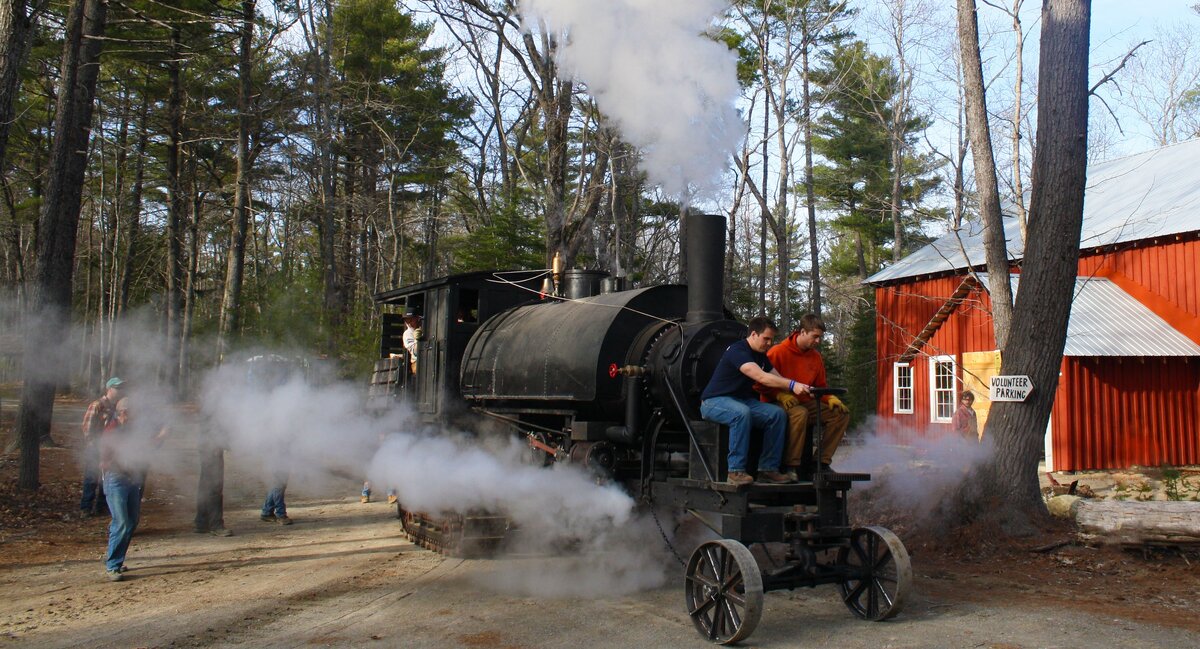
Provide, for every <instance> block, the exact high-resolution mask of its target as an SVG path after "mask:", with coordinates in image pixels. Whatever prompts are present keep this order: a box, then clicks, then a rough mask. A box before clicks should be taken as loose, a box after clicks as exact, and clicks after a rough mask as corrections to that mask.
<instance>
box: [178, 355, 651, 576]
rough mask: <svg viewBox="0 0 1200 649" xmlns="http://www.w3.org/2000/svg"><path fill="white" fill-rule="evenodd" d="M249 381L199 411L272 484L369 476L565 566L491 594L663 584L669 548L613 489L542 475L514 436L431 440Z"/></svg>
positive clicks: (298, 387)
mask: <svg viewBox="0 0 1200 649" xmlns="http://www.w3.org/2000/svg"><path fill="white" fill-rule="evenodd" d="M245 373H246V371H245V367H244V366H242V365H238V364H231V365H226V366H224V368H222V369H220V370H217V371H215V372H213V373H212V374H210V375H209V377H208V378H207V380H206V381H205V388H204V396H203V399H202V406H203V409H204V412H205V413H206V415H207V417H208V419H209V421H210V422H211V424H212V426H213V427H214V428H215V429H218V430H222V431H225V433H226V434H227V440H228V445H229V448H230V451H231V452H232V453H233V454H234V455H237V456H240V457H243V458H246V457H252V458H256V459H257V460H258V462H259V463H260V464H261V466H262V467H263V469H264V475H268V474H270V473H275V472H281V471H287V472H289V473H290V474H291V476H292V480H293V483H302V484H307V485H310V486H311V485H312V484H313V483H319V482H321V481H322V480H323V478H326V477H328V476H330V475H336V476H340V477H343V478H344V477H346V476H362V477H365V478H368V479H369V480H370V481H371V483H372V485H373V486H374V488H375V489H376V490H377V492H379V493H382V492H383V491H384V490H385V489H394V490H395V491H396V492H397V494H398V496H399V498H400V501H401V502H402V503H403V504H404V506H405V507H406V508H407V509H410V510H414V511H423V512H428V513H430V514H434V515H437V514H441V513H449V512H459V513H470V512H480V511H484V512H488V513H490V514H499V515H503V516H506V517H508V518H509V520H510V521H511V524H512V526H513V527H515V528H517V529H518V530H519V531H520V532H519V537H518V538H519V539H520V540H521V541H520V545H519V546H516V547H510V548H509V549H510V550H512V551H515V552H517V553H532V554H535V555H538V556H540V557H541V558H542V559H543V560H546V559H547V558H548V557H549V556H551V555H553V554H555V553H561V554H563V555H564V556H565V557H567V558H565V559H561V560H558V561H557V562H549V563H545V565H541V564H539V566H538V568H537V569H536V570H532V571H531V570H528V569H527V568H523V567H522V568H517V567H508V566H500V567H498V568H497V569H496V570H495V571H494V572H492V573H491V574H490V577H489V579H488V581H487V585H490V586H492V587H496V588H503V589H505V590H508V591H516V592H520V593H527V594H532V595H541V596H545V595H547V594H549V593H554V594H559V595H576V596H599V595H612V594H620V593H627V592H631V591H633V590H637V589H641V588H646V587H650V586H656V585H658V584H659V583H661V581H662V578H663V573H664V570H665V567H666V564H665V563H664V562H663V561H662V552H663V550H662V542H661V539H660V538H659V537H658V536H657V532H656V531H654V528H653V527H652V526H650V525H649V524H648V523H647V521H645V520H643V519H642V518H641V517H639V516H637V515H636V514H635V511H634V509H635V503H634V501H633V499H632V498H630V497H629V496H628V495H627V494H625V493H624V492H623V491H621V490H620V489H619V488H617V487H616V486H612V485H603V486H602V485H598V484H596V482H595V481H594V480H593V479H592V478H591V477H590V476H589V475H588V474H586V473H585V472H584V471H581V470H579V469H578V468H575V467H572V466H556V467H554V468H549V469H547V468H541V467H539V466H534V465H533V464H530V463H529V462H528V460H527V459H526V458H527V457H528V455H529V451H528V449H527V448H524V447H522V446H521V445H520V444H519V443H517V442H515V441H513V440H512V439H511V438H509V437H507V436H499V437H490V438H489V437H486V436H481V437H475V436H471V435H465V434H463V435H456V436H448V435H446V434H444V431H443V433H440V434H429V433H428V432H427V431H419V430H418V427H417V426H416V425H415V424H414V423H413V418H412V417H411V416H410V415H411V413H409V412H407V411H406V410H404V409H402V408H400V407H397V408H393V409H391V410H389V411H387V412H383V413H379V412H368V410H367V409H366V408H364V405H363V398H362V397H363V389H362V386H359V385H347V384H337V383H335V384H330V385H323V386H312V385H309V384H307V383H305V382H304V381H303V380H301V379H300V378H299V377H293V378H292V379H291V380H288V381H286V382H283V383H281V384H280V385H277V386H260V385H254V384H253V383H252V382H251V383H247V381H246V380H245V376H244V375H245ZM563 550H566V551H565V552H563ZM600 567H603V569H602V570H600V573H602V574H601V575H596V574H595V573H596V571H597V570H598V568H600ZM585 574H591V575H592V577H591V578H590V579H583V575H585Z"/></svg>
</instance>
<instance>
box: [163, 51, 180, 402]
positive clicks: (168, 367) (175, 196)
mask: <svg viewBox="0 0 1200 649" xmlns="http://www.w3.org/2000/svg"><path fill="white" fill-rule="evenodd" d="M179 41H180V33H179V28H178V27H176V28H174V29H172V30H171V60H170V61H169V62H168V63H167V74H168V77H169V79H170V89H169V92H168V97H167V124H168V131H169V132H168V134H167V137H168V141H167V194H168V199H167V358H166V364H165V367H164V368H163V369H164V372H165V377H164V378H165V379H166V381H167V385H169V386H171V388H172V389H173V390H175V389H178V387H179V362H180V358H181V353H182V345H181V343H182V337H183V306H184V304H183V291H184V274H185V271H184V267H183V237H184V232H183V210H184V196H183V179H182V177H181V169H180V165H181V163H182V157H183V78H182V74H181V70H180V65H181V64H180V57H181V54H180V42H179Z"/></svg>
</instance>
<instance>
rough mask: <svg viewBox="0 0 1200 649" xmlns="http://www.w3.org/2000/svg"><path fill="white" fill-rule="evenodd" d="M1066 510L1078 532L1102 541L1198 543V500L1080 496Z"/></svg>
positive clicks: (1169, 543)
mask: <svg viewBox="0 0 1200 649" xmlns="http://www.w3.org/2000/svg"><path fill="white" fill-rule="evenodd" d="M1070 513H1071V517H1072V518H1074V519H1075V525H1076V526H1077V527H1078V528H1079V532H1080V533H1081V534H1083V535H1085V536H1086V537H1089V538H1093V539H1095V540H1098V541H1100V542H1102V543H1116V544H1121V545H1192V544H1200V502H1195V501H1176V500H1166V501H1163V500H1149V501H1141V500H1136V501H1130V500H1090V499H1083V498H1081V499H1079V500H1076V501H1074V502H1072V503H1070Z"/></svg>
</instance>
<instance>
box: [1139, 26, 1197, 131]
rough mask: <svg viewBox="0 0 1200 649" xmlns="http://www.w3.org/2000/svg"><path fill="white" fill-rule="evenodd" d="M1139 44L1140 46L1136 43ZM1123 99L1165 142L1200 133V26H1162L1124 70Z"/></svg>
mask: <svg viewBox="0 0 1200 649" xmlns="http://www.w3.org/2000/svg"><path fill="white" fill-rule="evenodd" d="M1135 49H1136V48H1135ZM1121 83H1122V85H1123V86H1124V87H1125V88H1126V89H1127V92H1125V93H1123V95H1122V97H1123V98H1124V99H1123V101H1124V102H1125V103H1126V104H1127V105H1128V106H1129V108H1130V109H1131V110H1132V111H1133V112H1134V114H1135V115H1137V116H1138V119H1140V120H1141V121H1142V123H1143V124H1145V125H1146V127H1147V128H1149V129H1150V132H1151V133H1152V134H1153V136H1154V140H1155V143H1156V144H1158V145H1159V146H1165V145H1167V144H1174V143H1175V142H1181V141H1183V140H1186V139H1189V138H1193V137H1196V136H1198V135H1200V36H1197V31H1196V26H1195V25H1175V26H1171V27H1160V28H1159V29H1158V30H1157V33H1156V34H1155V38H1154V40H1153V42H1151V43H1149V44H1148V45H1146V46H1145V47H1143V48H1141V51H1140V52H1139V54H1138V56H1135V57H1134V58H1133V59H1131V60H1130V61H1129V64H1128V65H1127V66H1126V67H1125V72H1124V74H1122V75H1121Z"/></svg>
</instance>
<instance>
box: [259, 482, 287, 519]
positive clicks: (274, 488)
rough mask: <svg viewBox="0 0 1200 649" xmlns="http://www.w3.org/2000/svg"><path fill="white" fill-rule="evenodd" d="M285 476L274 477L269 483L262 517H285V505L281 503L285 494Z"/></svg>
mask: <svg viewBox="0 0 1200 649" xmlns="http://www.w3.org/2000/svg"><path fill="white" fill-rule="evenodd" d="M287 479H288V477H287V474H283V475H276V476H275V477H274V480H273V482H272V483H271V489H270V490H269V491H267V500H266V501H265V502H263V506H262V515H263V516H271V515H274V516H275V518H286V517H287V505H285V504H284V503H283V496H284V494H285V493H286V492H287Z"/></svg>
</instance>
